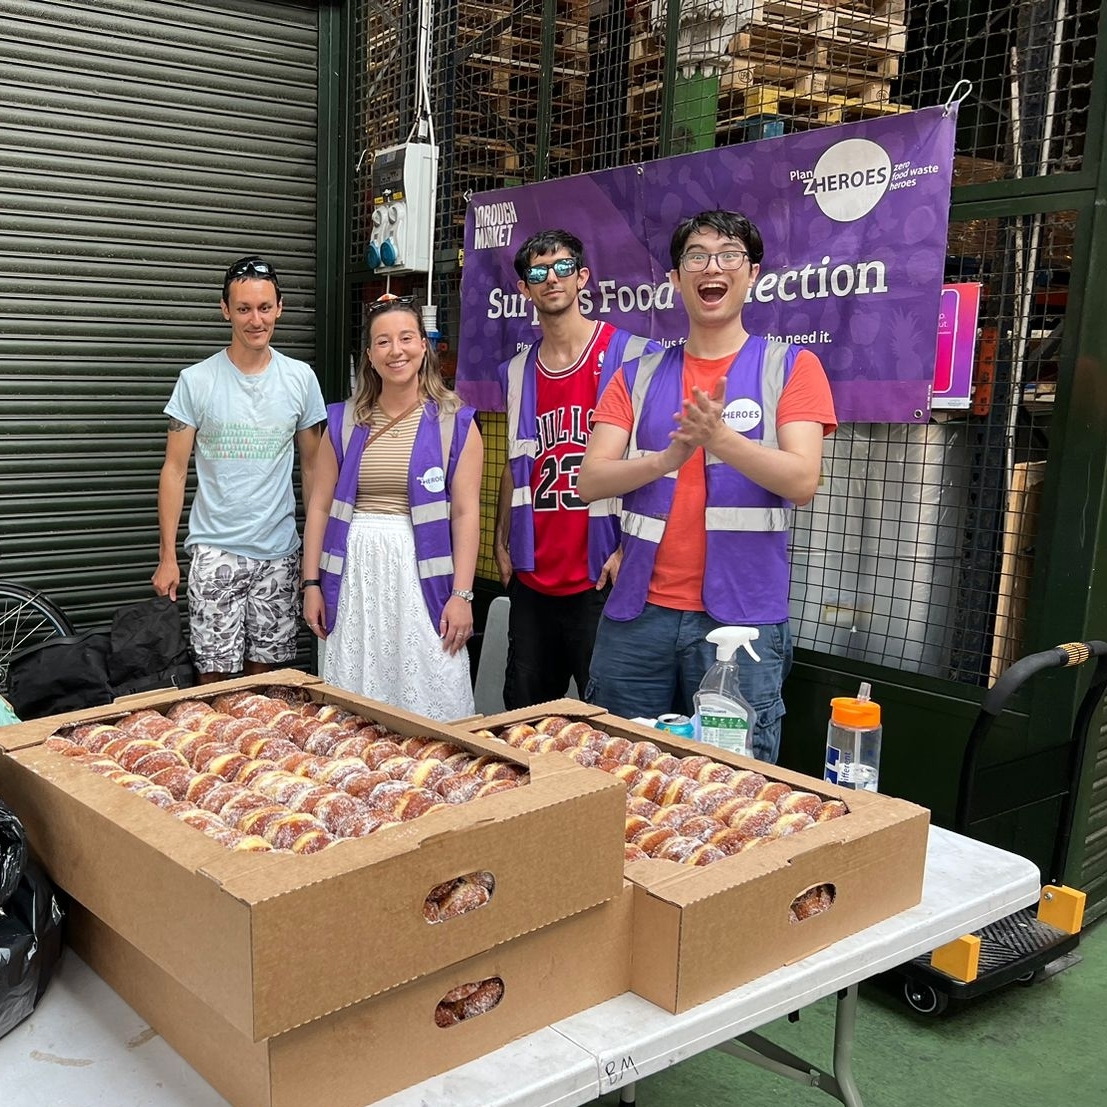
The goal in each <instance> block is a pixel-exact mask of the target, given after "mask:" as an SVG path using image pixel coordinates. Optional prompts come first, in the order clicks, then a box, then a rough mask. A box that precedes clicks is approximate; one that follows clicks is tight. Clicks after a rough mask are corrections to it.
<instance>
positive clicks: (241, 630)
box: [188, 545, 300, 673]
mask: <svg viewBox="0 0 1107 1107" xmlns="http://www.w3.org/2000/svg"><path fill="white" fill-rule="evenodd" d="M190 552H191V554H192V562H191V564H190V565H189V569H188V620H189V637H190V638H191V642H192V656H193V660H194V661H195V662H196V668H197V669H198V670H199V671H200V672H201V673H237V672H240V671H241V669H242V666H243V661H244V660H245V661H256V662H260V663H261V664H264V665H283V664H287V663H289V662H291V661H293V660H295V657H296V633H297V630H298V628H299V617H300V599H299V594H298V584H299V576H300V555H299V553H298V552H297V553H292V554H289V555H288V556H287V557H281V558H277V559H275V560H273V561H259V560H258V559H257V558H253V557H243V556H241V555H240V554H232V553H227V552H226V551H225V550H220V549H217V548H216V547H215V546H200V545H198V546H193V547H192V548H191V551H190Z"/></svg>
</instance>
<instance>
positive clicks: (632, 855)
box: [623, 842, 649, 865]
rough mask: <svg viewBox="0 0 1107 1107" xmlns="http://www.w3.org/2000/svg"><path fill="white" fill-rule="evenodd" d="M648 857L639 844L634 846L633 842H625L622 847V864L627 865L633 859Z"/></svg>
mask: <svg viewBox="0 0 1107 1107" xmlns="http://www.w3.org/2000/svg"><path fill="white" fill-rule="evenodd" d="M647 857H649V854H648V853H646V851H645V850H644V849H642V847H641V846H636V845H635V844H634V843H633V842H627V844H626V845H625V846H624V847H623V864H624V865H629V864H631V862H633V861H645V860H646V858H647Z"/></svg>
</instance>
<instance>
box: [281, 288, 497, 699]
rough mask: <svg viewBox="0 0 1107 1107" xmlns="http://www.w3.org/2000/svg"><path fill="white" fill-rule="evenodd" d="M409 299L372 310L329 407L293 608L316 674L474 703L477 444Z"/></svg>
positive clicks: (372, 693)
mask: <svg viewBox="0 0 1107 1107" xmlns="http://www.w3.org/2000/svg"><path fill="white" fill-rule="evenodd" d="M474 414H475V412H474V410H473V408H471V407H466V406H464V405H462V404H461V402H460V400H458V399H457V397H456V396H455V395H454V394H453V393H452V392H450V391H449V389H447V388H446V386H445V384H444V383H443V381H442V376H441V373H440V372H439V369H438V359H437V356H436V354H435V351H434V350H433V348H432V347H431V346H430V345H428V343H427V336H426V332H425V331H424V329H423V322H422V319H421V317H420V314H419V311H418V309H417V308H416V307H415V306H414V305H413V304H412V303H411V301H410V300H409V299H400V298H399V297H395V296H391V297H382V298H381V299H380V300H378V301H377V302H376V303H375V304H373V305H372V307H371V308H370V316H369V344H368V347H367V348H366V351H365V356H364V358H363V359H362V364H361V369H360V372H359V373H358V379H357V387H356V389H355V393H354V395H353V397H351V399H349V400H347V401H346V402H345V404H332V405H330V407H328V409H327V416H328V426H327V431H328V433H327V434H326V435H325V436H324V438H323V442H322V443H321V445H320V447H319V454H318V457H317V459H316V464H315V477H314V484H313V487H312V491H311V501H310V504H309V506H308V512H307V525H306V527H305V529H304V554H303V577H304V580H303V585H302V587H303V595H304V618H305V619H306V621H307V623H308V626H309V627H311V629H312V631H313V632H314V633H315V635H316V636H317V637H319V638H320V639H324V640H325V641H326V653H325V659H324V664H323V678H324V680H326V681H327V683H329V684H334V685H336V686H338V687H339V688H345V689H347V690H349V691H351V692H356V693H358V694H360V695H363V696H368V697H370V698H372V699H376V700H381V701H383V702H384V703H388V704H392V705H394V706H396V707H402V708H404V709H406V710H408V711H414V712H416V713H418V714H420V715H427V716H429V717H430V718H433V719H441V720H446V719H457V718H460V717H462V716H464V715H471V714H472V713H473V710H474V708H473V693H472V686H471V683H470V680H469V656H468V653H467V651H466V649H465V644H466V642H467V641H468V640H469V637H470V636H471V635H472V632H473V609H472V601H473V591H472V588H473V576H474V574H475V572H476V563H477V549H478V546H479V543H480V478H481V462H482V452H483V446H482V443H481V438H480V432H479V431H478V430H477V427H476V424H475V423H474V421H473V416H474Z"/></svg>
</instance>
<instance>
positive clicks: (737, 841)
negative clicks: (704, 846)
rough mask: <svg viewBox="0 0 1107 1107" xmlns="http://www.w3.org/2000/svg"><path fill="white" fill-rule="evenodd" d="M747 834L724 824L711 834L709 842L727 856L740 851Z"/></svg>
mask: <svg viewBox="0 0 1107 1107" xmlns="http://www.w3.org/2000/svg"><path fill="white" fill-rule="evenodd" d="M747 841H749V836H748V835H746V834H743V833H742V832H741V831H740V830H735V829H734V827H732V826H724V827H723V828H722V830H717V831H716V832H715V833H714V834H712V835H711V839H710V843H711V845H713V846H715V848H716V849H718V850H721V851H722V852H723V853H724V854H725V855H726V856H727V857H729V856H730V855H731V854H732V853H740V852H741V850H742V848H743V846H744V845H745V843H746V842H747Z"/></svg>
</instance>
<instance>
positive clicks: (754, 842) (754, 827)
mask: <svg viewBox="0 0 1107 1107" xmlns="http://www.w3.org/2000/svg"><path fill="white" fill-rule="evenodd" d="M477 733H478V736H480V737H485V738H496V739H499V740H500V741H503V742H506V743H507V744H508V745H511V746H515V747H516V748H518V749H522V750H528V751H531V752H536V753H547V752H553V751H557V752H561V753H564V754H565V755H566V756H567V757H571V758H572V759H573V760H574V761H576V762H577V763H578V764H580V765H584V766H586V767H588V768H596V769H602V770H604V771H605V772H608V773H611V774H612V775H613V776H617V777H618V778H619V779H620V780H622V781H623V782H624V783H625V784H626V786H627V820H626V849H625V857H626V860H627V861H628V862H630V861H639V860H642V859H643V858H645V857H654V858H661V859H663V860H668V861H679V862H682V863H684V864H689V865H707V864H710V863H712V862H713V861H719V860H721V859H722V858H724V857H729V856H731V855H732V854H735V853H740V852H742V851H744V850H748V849H752V848H754V847H755V846H758V845H761V844H763V843H764V842H767V841H771V840H772V839H774V838H782V837H785V836H786V835H789V834H795V833H796V832H797V831H800V830H805V829H806V828H808V827H810V826H814V825H815V824H816V823H820V822H826V821H828V820H830V819H836V818H839V817H840V816H842V815H845V814H846V813H847V808H846V805H845V804H844V803H842V802H841V800H828V799H824V797H822V796H819V795H816V794H815V793H814V792H806V791H802V790H794V789H792V788H790V787H789V786H788V785H787V784H784V783H783V782H781V781H775V780H769V779H768V778H767V777H766V776H764V774H762V773H759V772H756V771H754V770H752V769H736V768H734V767H733V766H731V765H726V764H724V763H722V762H720V761H714V760H712V759H711V758H710V757H705V756H703V755H701V754H692V755H689V756H686V757H677V756H675V755H674V754H670V753H665V752H664V751H663V750H662V749H661V748H660V747H659V746H658V745H656V744H655V743H653V742H651V741H648V740H646V741H638V742H633V741H631V740H630V739H627V738H620V737H617V736H612V735H610V734H608V733H606V732H605V731H602V730H597V729H596V728H594V727H593V726H592V725H591V724H590V723H588V722H585V721H577V722H573V721H571V720H569V719H566V718H564V717H562V716H554V715H551V716H548V717H546V718H544V719H541V720H539V721H538V722H536V723H535V724H534V725H531V724H530V723H516V724H514V725H512V726H509V727H506V728H505V729H504V730H502V731H501V732H500V733H499V734H494V733H492V732H491V731H488V730H482V731H478V732H477Z"/></svg>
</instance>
